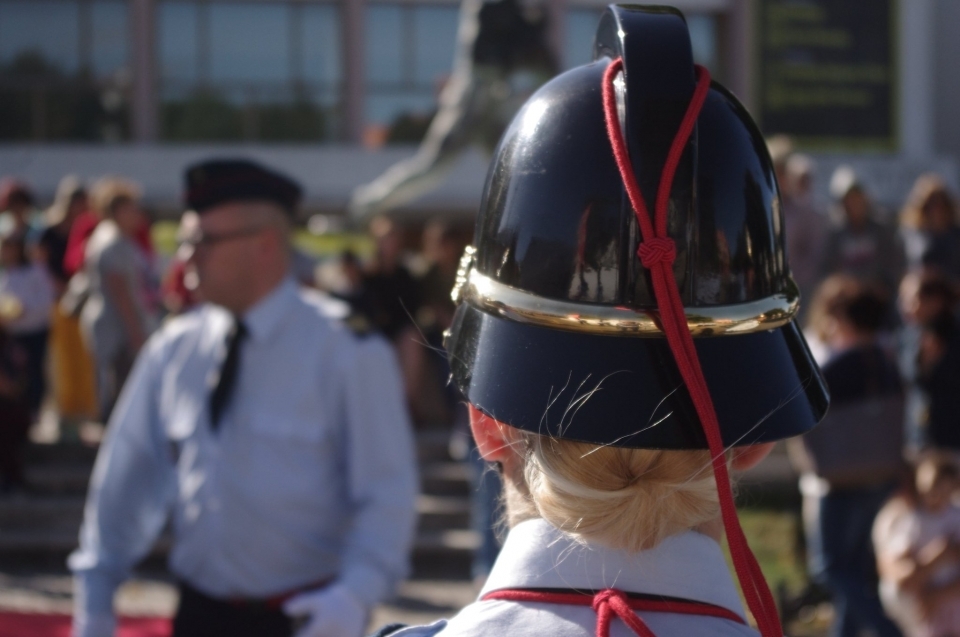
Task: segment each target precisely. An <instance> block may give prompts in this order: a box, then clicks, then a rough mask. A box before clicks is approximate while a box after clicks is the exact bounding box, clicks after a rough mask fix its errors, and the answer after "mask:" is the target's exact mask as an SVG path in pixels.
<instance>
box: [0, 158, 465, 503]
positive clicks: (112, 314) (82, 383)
mask: <svg viewBox="0 0 960 637" xmlns="http://www.w3.org/2000/svg"><path fill="white" fill-rule="evenodd" d="M0 211H2V212H0V438H2V440H0V454H2V456H0V490H2V492H3V493H10V492H18V491H22V490H23V489H24V488H25V486H26V485H25V484H24V478H23V475H24V474H23V463H22V450H23V447H24V445H25V442H26V440H27V434H28V430H29V429H30V427H31V426H32V425H34V424H35V423H36V422H37V421H38V419H39V418H40V417H41V412H42V411H43V410H44V409H47V413H51V414H54V415H55V417H56V419H57V420H58V422H59V430H60V439H61V440H62V441H66V442H75V441H79V439H80V431H81V429H80V426H81V425H82V424H83V423H86V422H90V421H94V422H100V423H105V422H107V420H108V418H109V415H110V412H111V410H112V408H113V405H114V402H115V401H116V399H117V396H118V394H119V391H120V389H121V387H122V386H123V382H124V380H125V379H126V377H127V375H128V373H129V372H130V369H131V366H132V364H133V361H134V359H135V357H136V355H137V352H138V351H139V350H140V348H141V347H142V345H143V344H144V342H145V341H146V340H147V338H148V337H149V336H150V334H151V333H152V332H154V331H155V330H156V329H157V328H158V327H159V326H160V325H161V323H162V322H163V320H164V319H165V318H166V317H169V316H173V315H176V314H180V313H183V312H186V311H189V310H191V309H192V308H193V307H195V306H196V305H197V304H199V303H200V302H201V301H202V299H201V298H200V297H199V293H198V291H197V289H196V281H195V280H194V277H195V275H193V274H192V273H191V272H190V271H189V269H188V268H187V267H186V263H185V261H184V259H182V258H181V256H180V254H179V253H178V252H175V253H173V254H160V253H159V252H158V250H157V248H156V247H155V246H154V244H153V240H152V238H151V217H150V215H149V214H148V213H147V212H146V211H145V209H144V207H143V205H142V203H141V190H140V188H139V186H138V184H136V183H133V182H131V181H129V180H127V179H124V178H121V177H112V176H111V177H104V178H101V179H99V180H96V181H94V182H92V183H90V184H85V183H83V182H82V181H81V180H79V179H78V178H76V177H73V176H67V177H65V178H64V179H63V180H62V181H61V183H60V185H59V187H58V189H57V191H56V196H55V198H54V201H53V202H52V203H51V204H50V205H49V207H47V208H46V209H41V208H40V207H39V206H38V202H37V200H36V198H35V196H34V194H33V193H32V192H31V190H30V188H29V186H28V185H27V184H25V183H23V182H21V181H17V180H13V179H7V180H5V181H3V183H2V186H0ZM196 225H197V217H196V215H195V214H193V213H189V212H188V213H186V214H185V215H184V216H183V218H182V219H181V220H180V225H179V229H178V238H179V239H181V240H183V239H185V238H188V237H189V236H190V235H191V233H194V232H196ZM354 243H359V244H360V245H372V246H373V247H372V250H369V249H368V250H364V252H366V253H368V254H364V255H363V256H361V255H359V254H358V253H357V252H354V251H352V250H345V251H344V252H343V253H342V254H339V255H336V256H334V257H328V258H327V259H325V260H320V259H318V257H317V256H316V255H311V254H307V253H306V252H303V251H300V250H297V251H296V254H295V255H294V260H293V262H294V272H295V275H296V277H297V279H298V280H299V282H300V283H301V284H303V285H308V286H312V287H320V288H323V289H325V290H326V291H328V292H329V293H330V294H331V295H333V296H335V297H339V298H341V299H343V300H344V301H345V302H346V303H348V304H349V306H350V308H351V311H352V313H353V315H354V317H355V318H354V319H351V320H359V321H363V322H365V323H368V324H369V329H375V330H378V331H379V332H381V333H382V334H384V335H385V336H386V337H387V338H388V339H389V340H390V341H391V342H392V343H393V344H394V346H395V349H396V352H397V355H398V359H399V361H400V363H401V369H402V372H403V374H404V381H405V384H406V392H407V398H408V404H409V409H410V413H411V415H412V417H413V419H414V422H415V423H416V424H417V425H419V426H421V427H430V426H438V425H449V424H450V423H452V422H453V421H454V420H455V416H454V411H455V409H456V404H457V403H456V398H455V396H453V395H452V393H451V390H450V388H449V387H448V386H447V383H446V377H447V375H448V371H447V369H446V359H445V357H444V356H443V355H442V354H441V353H440V350H441V347H442V333H443V330H444V329H446V328H447V327H448V326H449V324H450V321H451V319H452V317H453V309H454V306H453V302H452V301H451V299H450V293H449V292H450V290H451V289H452V287H453V282H454V279H455V276H456V270H457V266H458V260H459V256H460V254H461V253H462V251H463V247H464V245H465V244H466V234H465V232H464V231H463V230H462V229H459V230H458V229H456V228H454V227H453V226H450V225H449V224H447V223H446V222H444V221H440V220H434V221H431V222H429V223H427V224H425V226H424V227H423V232H422V237H420V238H417V237H413V236H412V235H411V233H410V230H409V229H408V228H402V227H400V226H398V225H397V224H395V223H394V222H392V221H391V220H389V219H387V218H385V217H378V218H375V219H373V220H372V222H371V223H370V224H369V236H368V237H367V241H359V242H357V241H355V242H354ZM416 244H420V245H422V250H420V251H419V252H417V253H411V252H409V251H408V250H407V249H406V247H407V246H408V245H416ZM48 408H52V409H48Z"/></svg>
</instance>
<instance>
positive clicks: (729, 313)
mask: <svg viewBox="0 0 960 637" xmlns="http://www.w3.org/2000/svg"><path fill="white" fill-rule="evenodd" d="M594 52H595V53H594V58H595V61H594V62H593V63H591V64H587V65H584V66H580V67H577V68H574V69H571V70H570V71H567V72H566V73H564V74H562V75H559V76H558V77H556V78H554V79H553V80H551V81H550V82H549V83H547V84H546V85H545V86H543V87H542V88H541V89H540V90H539V91H538V92H537V93H536V94H534V95H533V96H532V97H531V98H530V99H529V100H528V101H527V103H526V104H525V105H524V107H523V108H522V109H521V110H520V112H519V113H518V114H517V116H516V118H515V119H514V121H513V123H512V124H511V125H510V128H509V129H508V130H507V131H506V133H505V134H504V136H503V138H502V139H501V140H500V144H499V146H498V148H497V151H496V154H495V157H494V160H493V163H492V165H491V168H490V172H489V173H488V177H487V183H486V188H485V191H484V195H483V201H482V203H481V209H480V214H479V218H478V220H477V226H476V235H475V237H474V245H475V246H476V250H475V251H473V252H472V253H469V254H468V256H467V257H466V259H465V262H464V264H463V267H462V270H461V276H460V281H459V287H458V289H457V290H455V297H457V298H459V300H460V305H459V307H458V308H457V312H456V315H455V317H454V322H453V325H452V327H451V330H450V335H449V338H448V341H447V349H448V352H449V354H450V361H451V369H452V372H453V380H454V382H455V383H456V385H457V386H458V387H459V389H460V390H461V391H462V392H463V393H464V395H465V396H466V397H467V399H468V400H469V402H470V403H471V404H473V405H474V406H476V407H477V408H478V409H480V410H481V411H482V412H484V413H486V414H488V415H489V416H492V417H494V418H496V419H498V420H500V421H502V422H505V423H507V424H509V425H511V426H514V427H517V428H520V429H524V430H527V431H531V432H534V433H541V434H548V435H551V436H555V437H560V438H565V439H571V440H579V441H583V442H588V443H595V444H610V445H616V446H623V447H636V448H652V449H690V448H701V449H702V448H706V447H707V441H706V438H705V434H704V432H703V429H702V427H701V424H700V421H699V418H698V416H697V412H696V411H695V408H694V405H693V402H692V400H691V398H690V394H689V392H688V390H687V387H686V385H685V384H684V382H683V380H682V378H681V374H680V371H679V368H678V365H677V363H676V361H675V359H674V356H673V355H672V353H671V349H670V346H669V345H668V343H667V340H666V338H665V337H664V334H663V331H662V328H661V325H660V324H659V312H658V303H657V299H656V298H655V295H654V292H653V288H652V284H651V278H650V272H649V271H648V270H647V269H646V268H644V267H643V265H642V264H641V262H640V259H639V258H638V257H637V249H638V245H639V244H640V242H641V236H640V231H639V229H638V224H637V219H636V216H635V214H634V212H633V209H632V207H631V204H630V201H629V199H628V197H627V196H626V194H625V190H624V186H623V181H622V179H621V175H620V173H619V171H618V166H617V163H616V161H615V160H614V156H613V151H612V149H611V142H610V139H609V137H608V134H607V130H606V126H605V119H604V117H605V115H604V107H603V100H602V87H603V82H604V79H603V78H604V73H605V71H606V70H607V68H608V67H609V66H610V64H611V63H612V61H613V60H614V59H616V58H621V59H622V60H623V73H622V75H620V76H619V79H618V80H617V82H615V84H614V89H615V91H616V96H617V110H618V111H619V118H620V121H621V128H622V129H623V131H624V132H623V135H624V137H625V140H626V146H627V149H628V152H629V156H630V158H631V160H632V164H633V171H634V174H635V176H636V179H637V182H638V184H639V187H640V191H641V192H642V195H643V198H644V199H645V201H646V202H647V204H646V205H647V206H648V207H649V208H650V209H651V210H652V209H653V207H654V206H653V202H654V200H655V198H656V195H657V189H658V183H659V181H660V178H661V173H662V172H663V170H664V165H665V164H666V162H667V155H668V151H669V148H670V146H671V144H672V142H673V139H674V136H675V135H676V133H677V130H678V128H679V127H680V123H681V120H682V119H683V118H684V114H685V112H686V110H687V107H688V105H689V104H690V102H691V99H692V96H693V93H694V88H695V86H696V81H695V72H694V64H693V57H692V53H691V47H690V37H689V33H688V31H687V26H686V22H685V20H684V18H683V16H682V14H680V12H678V11H676V10H673V9H667V8H663V7H637V6H611V7H610V8H608V9H607V11H606V12H605V13H604V14H603V16H602V17H601V20H600V24H599V26H598V30H597V35H596V41H595V47H594ZM668 210H669V215H668V222H667V226H666V232H667V234H668V235H669V237H670V239H672V240H673V242H674V244H675V246H676V259H675V261H674V262H673V274H674V278H675V279H676V282H677V287H678V290H679V295H680V298H681V300H682V302H683V306H684V309H685V312H686V317H687V324H688V326H689V327H690V330H691V333H692V335H693V337H694V338H693V342H694V346H695V348H696V351H697V354H698V357H699V360H700V365H701V367H702V369H703V374H704V377H705V380H706V382H707V385H708V387H709V390H710V394H711V396H712V399H713V403H714V406H715V408H716V413H717V416H718V418H719V423H720V429H721V431H720V433H721V435H722V438H723V443H724V444H725V445H736V444H752V443H757V442H763V441H772V440H778V439H781V438H786V437H790V436H795V435H798V434H801V433H804V432H805V431H807V430H809V429H810V428H812V427H813V426H814V425H815V424H816V423H817V422H819V420H820V418H821V417H822V416H823V414H824V413H825V411H826V408H827V404H828V395H827V390H826V386H825V384H824V381H823V379H822V377H821V375H820V371H819V369H818V368H817V366H816V364H815V363H814V361H813V359H812V357H811V356H810V352H809V350H808V349H807V346H806V343H805V342H804V339H803V336H802V335H801V333H800V330H799V328H798V327H797V325H796V324H795V322H794V320H793V317H794V316H795V314H796V310H797V307H798V302H799V295H798V292H797V287H796V285H795V284H794V282H793V280H792V279H791V277H790V272H789V268H788V264H787V262H786V258H785V253H784V237H783V216H782V212H781V210H780V198H779V193H778V189H777V183H776V178H775V176H774V171H773V167H772V165H771V161H770V156H769V154H768V152H767V149H766V146H765V144H764V140H763V137H762V136H761V134H760V132H759V130H758V129H757V127H756V125H755V124H754V123H753V121H752V120H751V119H750V116H749V115H748V114H747V112H746V110H745V109H744V108H743V106H741V104H740V103H739V102H738V101H737V99H736V98H735V97H734V96H733V95H732V94H731V93H730V92H728V91H727V90H726V89H724V88H723V87H722V86H721V85H719V84H718V83H716V82H713V83H712V84H711V85H710V87H709V90H708V92H707V94H706V99H705V102H704V104H703V107H702V110H701V111H700V114H699V117H698V118H697V120H696V127H695V128H694V130H693V134H692V135H691V136H690V138H689V141H688V142H687V144H686V147H685V149H684V151H683V154H682V155H681V157H680V160H679V163H678V165H677V170H676V175H675V178H674V180H673V183H672V188H671V189H670V193H669V208H668ZM649 238H650V237H643V238H642V239H644V240H645V239H649Z"/></svg>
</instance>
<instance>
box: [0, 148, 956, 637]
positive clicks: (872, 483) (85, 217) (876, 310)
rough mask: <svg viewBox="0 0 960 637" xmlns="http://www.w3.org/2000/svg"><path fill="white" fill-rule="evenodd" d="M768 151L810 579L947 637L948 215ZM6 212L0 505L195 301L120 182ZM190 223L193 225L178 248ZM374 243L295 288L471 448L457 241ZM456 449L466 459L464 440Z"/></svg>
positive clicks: (302, 265)
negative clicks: (453, 334)
mask: <svg viewBox="0 0 960 637" xmlns="http://www.w3.org/2000/svg"><path fill="white" fill-rule="evenodd" d="M770 152H771V155H772V157H773V160H774V165H775V168H776V170H777V177H778V180H779V184H780V189H781V196H782V206H783V213H784V220H785V226H786V233H785V235H786V242H787V254H788V258H789V260H790V266H791V269H792V272H793V276H794V279H795V280H796V282H797V284H798V286H799V288H800V291H801V294H802V298H803V299H805V302H804V304H803V309H802V312H803V320H804V322H805V326H806V333H807V336H808V340H809V342H810V345H811V348H812V349H813V350H814V354H815V356H816V357H817V359H818V361H819V362H820V364H821V366H822V368H823V371H824V375H825V378H826V379H827V382H828V384H829V386H830V390H831V394H832V401H833V402H832V407H831V412H830V415H828V417H827V419H828V422H827V423H824V426H821V427H820V428H818V429H817V430H816V431H815V432H814V433H813V434H811V435H808V436H807V437H806V438H805V439H804V440H802V441H798V442H796V443H794V444H793V445H792V446H791V448H790V454H791V458H792V460H793V461H794V462H795V464H796V466H797V467H798V469H799V470H800V471H801V473H802V479H801V491H802V493H803V496H804V523H805V533H806V538H807V548H808V558H809V564H810V569H811V576H812V577H813V578H814V579H815V580H817V581H819V582H820V583H822V584H823V585H824V586H826V587H827V588H828V589H829V590H830V592H831V593H832V595H833V598H834V603H835V608H836V634H838V635H856V634H858V633H859V631H860V630H872V631H873V632H874V634H878V635H888V634H889V635H897V634H901V633H902V634H906V635H910V636H913V635H917V636H920V635H923V636H930V637H933V636H936V635H945V634H948V633H944V632H942V631H940V632H938V631H939V630H940V629H939V628H938V627H942V626H957V625H960V506H958V496H960V462H958V457H960V455H958V454H960V416H958V414H960V322H958V320H960V318H958V317H960V314H958V302H960V210H958V203H957V199H956V197H955V194H954V193H953V192H951V191H950V189H949V188H948V187H947V185H946V183H945V182H944V180H943V179H941V178H940V177H939V176H937V175H932V174H927V175H923V176H921V177H919V178H918V179H917V180H916V183H915V184H914V187H913V189H912V190H911V192H910V193H909V195H908V196H907V197H906V199H905V201H904V202H903V204H902V207H901V209H900V210H899V213H897V212H893V211H890V210H885V209H883V208H882V207H880V206H878V205H876V204H875V202H874V201H873V199H872V197H871V192H870V189H869V187H868V185H867V181H865V180H864V179H863V178H862V177H861V176H860V175H858V174H857V173H856V171H855V170H854V169H852V168H851V167H849V166H841V167H839V168H837V169H836V170H835V171H834V172H833V174H832V175H830V176H829V193H830V200H829V201H821V200H819V199H818V198H817V197H816V195H815V192H817V191H816V189H815V187H814V186H815V180H816V179H818V178H819V176H818V174H817V166H816V163H815V162H814V160H812V159H811V158H810V157H808V156H806V155H803V154H801V153H798V152H794V151H793V149H792V148H791V145H790V142H789V140H787V139H782V138H775V139H772V140H770ZM0 211H2V212H0V489H2V491H3V492H4V493H10V492H17V491H20V490H22V489H23V488H24V487H25V486H26V485H24V478H23V466H22V449H23V447H24V445H25V443H26V440H27V434H28V430H29V428H30V427H31V426H32V425H33V424H34V423H36V422H37V420H38V418H39V417H40V414H41V410H42V409H44V408H46V407H51V406H52V407H53V409H52V410H51V411H52V412H53V413H55V414H56V415H57V418H58V419H59V424H60V435H61V439H62V440H65V441H72V440H78V439H79V433H78V431H79V430H78V426H79V425H80V424H81V423H83V422H86V421H90V420H93V421H98V422H106V421H107V418H108V417H109V414H110V412H111V409H112V408H113V405H114V402H115V400H116V398H117V395H118V392H119V390H120V388H121V387H122V385H123V382H124V380H125V378H126V376H127V374H128V373H129V371H130V369H131V365H132V363H133V360H134V358H135V357H136V354H137V352H138V351H139V349H140V348H141V346H142V345H143V344H144V342H145V341H146V339H147V338H148V337H149V336H150V334H151V333H152V332H153V331H154V330H156V329H157V327H158V326H159V325H160V324H161V323H162V321H163V320H164V318H165V317H166V316H170V315H175V314H179V313H182V312H186V311H190V309H191V308H193V307H194V306H196V305H197V304H198V303H200V302H201V301H202V299H201V298H199V296H198V293H197V290H196V282H195V281H194V280H192V278H193V275H192V273H191V272H190V271H189V269H188V268H187V267H186V264H185V262H184V260H183V259H181V258H180V256H179V255H178V254H176V253H175V254H172V255H163V254H160V253H159V252H158V250H157V249H156V247H155V246H154V245H153V243H152V240H151V231H150V216H149V215H148V214H147V213H146V212H145V210H144V207H143V206H142V205H141V191H140V188H139V187H138V185H137V184H135V183H133V182H131V181H129V180H126V179H123V178H119V177H104V178H102V179H99V180H97V181H94V182H92V183H89V184H87V183H84V182H82V181H81V180H79V179H77V178H76V177H72V176H68V177H65V178H64V179H63V180H62V181H61V183H60V185H59V187H58V189H57V191H56V196H55V198H54V200H53V202H52V203H51V204H50V205H49V207H47V208H46V209H41V208H40V207H39V206H38V202H37V200H36V198H35V197H34V195H33V193H32V192H31V190H30V188H29V187H28V185H27V184H25V183H22V182H19V181H16V180H6V181H4V182H3V183H2V186H0ZM197 223H198V219H197V217H196V216H195V215H193V214H191V213H187V214H185V215H184V216H183V218H182V219H181V220H180V226H179V230H178V232H179V235H180V237H181V238H188V237H190V236H192V235H193V234H194V233H196V232H197ZM421 230H422V232H421ZM366 233H367V235H366V238H365V243H363V245H367V246H371V247H370V248H369V249H364V250H359V251H353V250H350V249H346V250H344V251H343V252H341V253H339V254H337V255H334V256H328V257H327V258H326V259H324V260H318V258H317V257H316V256H314V255H309V254H306V253H302V252H298V253H297V254H296V255H295V258H294V264H295V266H294V269H295V271H296V275H297V278H298V279H299V280H300V283H301V284H304V285H310V286H314V287H318V288H321V289H324V290H326V291H327V292H329V293H330V294H331V295H333V296H335V297H338V298H340V299H342V300H343V301H344V302H346V303H347V304H348V305H349V307H350V308H351V311H352V315H353V317H354V318H352V319H351V320H355V321H360V322H363V323H365V324H366V327H365V329H367V328H368V329H373V330H377V331H379V332H380V333H382V334H383V335H385V336H386V337H387V338H388V339H389V340H390V341H391V342H392V344H393V346H394V349H395V351H396V354H397V357H398V360H399V362H400V368H401V371H402V374H403V380H404V383H405V390H406V398H407V404H408V408H409V411H410V414H411V417H412V419H413V421H414V423H415V424H417V425H418V426H419V427H421V428H423V427H450V426H451V425H452V426H453V427H454V430H455V431H457V430H459V431H460V432H461V433H462V432H464V431H465V424H464V422H462V421H463V414H462V413H459V412H460V411H462V410H460V407H459V401H458V397H457V396H456V394H455V392H454V390H453V389H452V388H451V387H450V385H449V384H448V383H447V382H446V381H447V378H448V376H449V368H448V366H447V361H446V358H445V355H444V354H443V351H442V340H443V332H444V330H445V329H447V328H448V327H449V326H450V323H451V320H452V318H453V312H454V305H453V302H452V301H451V298H450V290H451V289H452V287H453V285H454V280H455V278H456V272H457V267H458V261H459V257H460V254H461V253H462V251H463V248H464V246H465V245H466V243H467V240H468V236H467V233H466V232H465V231H464V229H463V228H460V227H458V226H456V225H451V224H450V223H448V222H446V221H444V220H433V221H430V222H429V223H426V224H425V225H423V226H418V227H417V228H416V229H412V228H411V227H410V226H404V225H400V224H398V223H396V221H394V220H391V219H389V218H387V217H377V218H374V219H373V220H372V221H371V222H370V223H369V226H368V227H367V228H366ZM411 246H417V247H418V250H417V251H416V252H413V251H411V250H409V248H410V247H411ZM807 299H809V300H810V302H806V300H807ZM458 428H459V429H458ZM454 439H455V440H457V439H459V440H460V441H461V442H462V444H461V445H460V446H461V447H462V448H461V449H460V451H459V453H460V455H462V456H463V457H467V456H469V455H470V454H471V449H470V443H469V436H467V435H462V436H460V437H459V438H458V437H457V436H454ZM473 457H474V458H476V456H475V454H474V455H473ZM476 469H477V470H476V472H475V474H476V475H475V478H476V479H477V481H478V482H477V485H478V487H479V490H475V491H476V492H477V493H479V494H480V495H478V497H477V498H476V499H477V502H476V503H475V505H476V506H478V507H480V509H479V510H478V512H477V514H476V515H475V518H476V519H477V520H479V521H480V524H479V527H478V528H481V529H485V530H486V531H487V532H488V533H487V541H486V543H485V549H486V550H487V551H488V552H487V554H486V555H485V558H484V560H483V563H482V564H481V566H480V568H479V570H478V572H477V574H478V575H482V574H483V570H484V564H485V565H487V566H488V565H489V563H491V562H492V560H493V557H494V556H495V551H496V549H495V539H494V538H493V536H492V534H491V533H489V529H490V528H491V524H490V520H492V519H493V517H494V515H493V512H492V508H493V503H494V502H495V500H496V492H497V491H498V488H499V487H498V486H497V485H495V484H491V485H486V486H484V485H483V483H482V480H484V479H487V480H490V479H491V477H493V478H495V477H496V476H495V474H492V473H491V472H486V473H484V471H483V469H482V465H480V464H479V462H478V463H477V466H476ZM873 591H880V592H881V594H880V595H874V594H873ZM898 626H899V628H898Z"/></svg>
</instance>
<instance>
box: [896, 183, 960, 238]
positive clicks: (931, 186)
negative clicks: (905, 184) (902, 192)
mask: <svg viewBox="0 0 960 637" xmlns="http://www.w3.org/2000/svg"><path fill="white" fill-rule="evenodd" d="M936 196H940V197H943V200H944V202H945V203H946V205H947V207H948V208H949V209H950V216H951V217H952V218H953V223H954V225H956V224H957V222H958V219H957V202H956V200H955V199H954V198H953V195H951V194H950V189H949V188H947V184H946V183H945V182H944V181H943V179H941V177H940V175H937V174H935V173H926V174H923V175H920V176H919V177H917V180H916V181H915V182H913V188H911V189H910V194H909V195H907V202H906V203H905V204H904V206H903V210H901V211H900V223H902V224H903V225H904V226H906V227H908V228H918V229H920V228H923V227H924V219H923V207H924V206H925V205H927V202H928V201H930V199H932V198H933V197H936Z"/></svg>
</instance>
